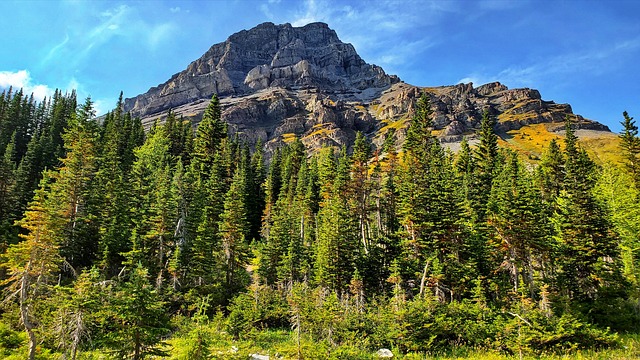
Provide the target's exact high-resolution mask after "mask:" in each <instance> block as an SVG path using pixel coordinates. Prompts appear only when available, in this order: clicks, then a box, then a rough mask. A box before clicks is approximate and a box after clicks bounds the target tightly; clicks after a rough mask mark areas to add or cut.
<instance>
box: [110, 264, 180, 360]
mask: <svg viewBox="0 0 640 360" xmlns="http://www.w3.org/2000/svg"><path fill="white" fill-rule="evenodd" d="M164 305H165V304H164V302H163V301H162V300H161V298H160V296H159V295H158V293H157V291H156V289H154V287H153V286H152V285H151V284H150V283H149V280H148V274H147V270H146V269H145V268H143V267H142V266H141V265H139V264H138V265H137V266H135V267H134V268H133V269H132V270H131V272H130V274H129V275H128V279H127V281H124V282H122V283H119V284H118V286H117V288H116V291H115V293H113V295H112V299H111V300H110V304H109V306H110V307H111V312H110V313H111V318H110V321H111V324H112V325H113V326H114V330H113V331H111V332H109V333H108V334H107V335H106V337H107V339H106V340H107V341H106V343H107V344H108V347H109V348H110V349H112V350H113V351H114V352H115V353H116V355H117V356H118V357H119V358H122V359H129V358H130V359H133V360H139V359H144V358H146V357H148V356H167V355H168V353H167V352H166V350H164V349H163V347H164V342H163V341H162V338H163V337H164V336H165V335H166V334H167V333H168V332H169V322H168V319H167V316H166V314H165V308H164Z"/></svg>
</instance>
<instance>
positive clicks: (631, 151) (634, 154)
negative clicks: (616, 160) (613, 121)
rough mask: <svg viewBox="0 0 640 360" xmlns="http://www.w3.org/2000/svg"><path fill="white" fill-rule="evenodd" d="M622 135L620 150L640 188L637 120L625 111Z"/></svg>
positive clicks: (639, 139)
mask: <svg viewBox="0 0 640 360" xmlns="http://www.w3.org/2000/svg"><path fill="white" fill-rule="evenodd" d="M622 116H623V117H624V121H622V122H621V124H622V127H623V128H622V133H621V134H620V135H619V138H620V148H622V151H623V157H624V164H625V166H626V168H627V169H628V171H629V172H630V173H631V174H632V178H633V179H634V182H635V185H636V188H640V138H639V137H638V127H637V126H636V122H635V120H633V118H632V117H630V116H629V114H628V113H627V112H626V111H625V112H623V113H622Z"/></svg>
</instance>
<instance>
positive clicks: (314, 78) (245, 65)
mask: <svg viewBox="0 0 640 360" xmlns="http://www.w3.org/2000/svg"><path fill="white" fill-rule="evenodd" d="M398 81H399V79H398V78H397V77H395V76H389V75H387V74H385V73H384V71H383V70H382V69H381V68H380V67H378V66H375V65H369V64H367V63H366V62H365V61H364V60H362V58H360V56H359V55H358V54H357V53H356V51H355V49H354V48H353V46H352V45H351V44H346V43H343V42H342V41H340V39H339V38H338V36H337V35H336V33H335V31H333V30H331V29H330V28H329V27H328V26H327V24H323V23H312V24H308V25H306V26H303V27H293V26H291V25H290V24H284V25H274V24H272V23H264V24H261V25H258V26H256V27H255V28H253V29H251V30H244V31H240V32H239V33H236V34H233V35H231V36H230V37H229V38H228V39H227V40H226V41H225V42H223V43H220V44H216V45H213V46H212V47H211V48H210V49H209V50H208V51H207V52H206V53H205V54H204V55H202V57H200V59H198V60H196V61H194V62H192V63H191V64H190V65H189V66H188V67H187V69H185V70H184V71H182V72H180V73H178V74H175V75H174V76H172V77H171V78H170V79H169V80H168V81H167V82H165V83H164V84H160V85H158V86H156V87H153V88H151V89H149V91H148V92H146V93H145V94H142V95H138V96H136V97H134V98H131V99H126V100H125V110H126V111H131V113H132V114H133V115H136V116H141V117H145V116H149V115H152V114H156V113H158V112H161V111H165V110H168V109H170V108H175V107H179V106H182V105H185V104H188V103H190V102H193V101H197V100H200V99H209V98H211V96H212V95H213V94H214V93H216V94H218V96H220V97H226V96H246V95H250V94H254V93H256V92H257V91H259V90H263V89H268V88H276V87H281V88H288V89H296V88H318V89H323V90H325V91H330V92H333V93H342V94H345V95H349V94H351V95H354V94H355V95H357V94H358V93H362V92H363V91H365V90H370V89H385V88H388V87H389V86H390V85H392V84H394V83H396V82H398ZM365 95H366V94H365Z"/></svg>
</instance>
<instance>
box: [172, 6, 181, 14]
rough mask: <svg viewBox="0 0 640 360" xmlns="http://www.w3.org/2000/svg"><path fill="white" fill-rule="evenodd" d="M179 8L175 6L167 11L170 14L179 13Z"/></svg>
mask: <svg viewBox="0 0 640 360" xmlns="http://www.w3.org/2000/svg"><path fill="white" fill-rule="evenodd" d="M180 10H181V9H180V6H176V7H172V8H170V9H169V11H171V12H172V13H174V14H175V13H179V12H180Z"/></svg>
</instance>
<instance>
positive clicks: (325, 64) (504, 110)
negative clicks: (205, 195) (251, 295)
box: [125, 23, 608, 157]
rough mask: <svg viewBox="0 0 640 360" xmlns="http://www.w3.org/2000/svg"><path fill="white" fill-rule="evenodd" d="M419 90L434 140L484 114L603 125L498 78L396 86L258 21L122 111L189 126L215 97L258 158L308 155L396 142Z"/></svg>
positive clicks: (377, 72) (344, 56)
mask: <svg viewBox="0 0 640 360" xmlns="http://www.w3.org/2000/svg"><path fill="white" fill-rule="evenodd" d="M423 92H427V93H428V94H429V96H430V98H431V103H432V106H433V110H434V133H435V134H436V135H437V136H438V137H439V138H440V140H441V141H442V142H458V141H461V140H462V138H463V137H471V138H473V137H474V133H475V131H476V130H477V129H478V128H479V126H480V121H481V118H482V113H483V112H484V111H488V112H489V113H491V114H492V115H494V116H496V117H497V119H498V125H497V129H496V130H497V131H498V132H502V133H505V132H507V131H510V130H515V129H519V128H521V127H522V126H525V125H530V124H537V123H550V124H557V128H558V129H561V128H562V124H563V121H564V119H565V117H566V116H567V115H569V116H571V117H573V118H574V119H575V120H576V122H577V124H578V126H577V127H579V128H582V129H593V130H601V131H608V129H607V128H606V126H604V125H602V124H599V123H597V122H594V121H590V120H587V119H584V118H582V117H581V116H579V115H574V114H573V112H572V109H571V106H570V105H568V104H556V103H554V102H553V101H545V100H543V99H542V96H541V95H540V93H539V92H538V91H537V90H534V89H528V88H524V89H508V88H507V87H506V86H505V85H503V84H500V83H498V82H494V83H489V84H485V85H481V86H478V87H474V86H473V84H471V83H468V84H458V85H453V86H440V87H427V88H421V87H416V86H412V85H409V84H406V83H403V82H401V81H400V80H399V79H398V78H397V77H396V76H390V75H387V74H385V72H384V71H383V70H382V69H381V68H380V67H378V66H375V65H370V64H367V63H365V62H364V60H362V59H361V58H360V57H359V56H358V54H357V53H356V51H355V49H354V48H353V46H351V45H350V44H345V43H343V42H341V41H340V40H339V38H338V36H337V35H336V33H335V32H334V31H333V30H331V29H330V28H329V27H328V26H327V25H326V24H322V23H313V24H309V25H306V26H303V27H292V26H291V25H289V24H284V25H274V24H272V23H265V24H262V25H259V26H257V27H255V28H253V29H251V30H246V31H241V32H239V33H236V34H234V35H232V36H230V37H229V38H228V39H227V41H225V42H224V43H220V44H217V45H214V46H212V47H211V48H210V49H209V50H208V51H207V52H206V53H205V54H204V55H203V56H202V57H201V58H200V59H198V60H196V61H194V62H192V63H191V64H190V65H189V66H188V67H187V69H185V70H184V71H182V72H180V73H178V74H176V75H174V76H172V77H171V78H170V79H169V80H168V81H167V82H165V83H164V84H161V85H159V86H157V87H154V88H151V89H150V90H149V91H148V92H147V93H145V94H142V95H139V96H136V97H135V98H132V99H127V100H126V101H125V110H127V111H131V112H132V113H133V115H136V116H140V117H142V119H143V124H145V126H147V127H149V126H150V125H151V124H153V122H155V121H156V120H159V121H160V122H162V120H163V118H164V117H165V116H166V113H167V111H168V110H169V109H172V111H173V112H174V113H176V114H178V115H181V116H183V117H185V118H188V119H191V120H192V121H193V123H194V125H195V124H197V123H198V122H199V120H200V118H201V117H202V113H203V111H204V109H205V108H206V106H207V104H208V102H209V99H210V98H211V96H212V94H214V93H217V94H218V96H219V97H220V98H221V101H220V103H221V106H222V117H223V120H225V121H226V122H227V123H228V124H229V129H230V132H231V133H232V134H238V135H239V136H240V137H241V138H242V139H244V140H245V141H247V142H248V143H249V144H254V143H256V142H257V141H258V140H261V141H262V142H263V143H265V144H266V155H267V157H268V156H269V154H270V153H271V152H272V151H273V150H274V149H275V148H277V147H279V146H282V145H283V144H285V143H287V142H290V141H292V140H293V139H294V138H295V137H298V138H300V139H301V140H302V141H303V143H304V144H305V145H306V146H307V147H308V148H309V149H310V150H311V151H314V150H317V149H319V148H321V147H322V146H336V147H341V146H343V145H346V146H349V145H350V144H352V142H353V139H354V138H355V134H356V132H357V131H361V132H363V133H365V134H366V135H367V136H368V137H369V138H371V139H372V140H373V143H374V144H375V145H377V146H381V145H382V143H383V142H384V141H385V139H387V138H388V137H390V136H393V138H394V139H395V141H396V144H397V145H398V146H399V145H400V144H401V143H402V141H403V140H404V136H405V134H406V128H407V126H408V124H409V120H410V119H411V117H412V116H413V111H414V106H415V103H416V100H417V98H418V97H419V96H420V95H421V94H422V93H423ZM550 128H551V129H553V128H554V126H550Z"/></svg>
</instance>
